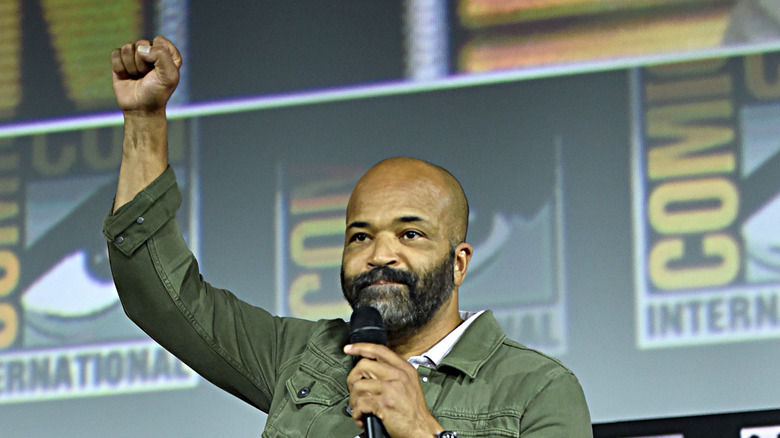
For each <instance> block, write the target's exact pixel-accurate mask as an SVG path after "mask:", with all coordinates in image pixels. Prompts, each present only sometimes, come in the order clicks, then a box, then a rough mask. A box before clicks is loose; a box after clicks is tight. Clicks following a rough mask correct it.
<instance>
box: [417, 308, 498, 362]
mask: <svg viewBox="0 0 780 438" xmlns="http://www.w3.org/2000/svg"><path fill="white" fill-rule="evenodd" d="M483 312H484V310H480V311H479V312H465V311H462V310H461V311H460V317H461V318H462V319H463V322H462V323H460V325H458V326H457V327H455V329H454V330H452V331H451V332H449V334H447V336H445V337H444V338H442V340H441V341H439V342H437V343H436V345H434V346H433V347H431V349H430V350H428V351H426V352H425V353H423V354H422V355H420V356H412V357H410V358H409V363H410V364H412V365H413V366H414V367H415V368H417V367H418V366H420V365H423V366H426V367H428V368H433V369H436V368H437V367H438V366H439V364H440V363H441V361H442V359H444V356H446V355H447V353H449V352H450V350H452V347H454V346H455V344H456V343H458V340H459V339H460V337H461V336H463V333H464V332H465V331H466V329H467V328H468V327H469V326H470V325H471V323H472V322H474V320H475V319H477V317H478V316H479V315H481V314H482V313H483Z"/></svg>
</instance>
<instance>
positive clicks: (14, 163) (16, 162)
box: [0, 138, 21, 171]
mask: <svg viewBox="0 0 780 438" xmlns="http://www.w3.org/2000/svg"><path fill="white" fill-rule="evenodd" d="M12 145H13V142H12V141H11V140H10V139H8V138H0V148H6V147H9V146H12ZM20 160H21V157H20V155H19V152H10V153H8V152H3V153H0V171H8V170H15V169H18V168H19V166H20V163H21V161H20Z"/></svg>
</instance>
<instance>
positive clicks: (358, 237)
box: [349, 233, 368, 242]
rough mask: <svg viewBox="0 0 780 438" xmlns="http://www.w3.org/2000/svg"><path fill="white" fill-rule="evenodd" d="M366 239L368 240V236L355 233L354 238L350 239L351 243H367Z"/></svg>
mask: <svg viewBox="0 0 780 438" xmlns="http://www.w3.org/2000/svg"><path fill="white" fill-rule="evenodd" d="M366 239H368V234H366V233H355V234H353V235H352V237H351V238H350V239H349V241H350V242H365V241H366Z"/></svg>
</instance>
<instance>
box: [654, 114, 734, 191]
mask: <svg viewBox="0 0 780 438" xmlns="http://www.w3.org/2000/svg"><path fill="white" fill-rule="evenodd" d="M732 113H733V106H732V102H731V101H729V100H726V99H722V100H717V101H710V102H699V103H691V104H681V105H670V106H661V107H655V108H651V109H649V110H648V111H647V132H648V136H649V137H650V138H653V139H674V140H676V141H675V142H674V143H672V144H668V145H665V146H657V147H654V148H652V149H651V150H650V151H649V152H648V164H647V173H648V176H649V177H650V179H655V180H657V179H665V178H672V177H676V176H683V175H686V176H687V175H701V174H706V173H726V172H731V171H733V170H734V168H735V159H734V154H733V152H730V151H724V152H714V153H707V154H704V152H707V151H708V150H710V149H715V148H718V147H721V146H725V145H728V144H729V143H731V142H732V141H733V140H734V130H733V129H732V128H731V127H729V126H722V125H713V124H708V125H703V124H698V125H695V124H692V123H691V122H694V121H697V120H710V119H713V118H719V119H726V118H729V117H731V115H732Z"/></svg>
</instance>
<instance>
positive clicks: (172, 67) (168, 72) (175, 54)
mask: <svg viewBox="0 0 780 438" xmlns="http://www.w3.org/2000/svg"><path fill="white" fill-rule="evenodd" d="M136 50H137V55H138V56H139V57H140V58H141V59H142V60H143V61H144V62H146V63H148V64H151V65H154V70H155V73H156V74H157V77H158V79H159V80H160V82H161V83H162V84H163V85H165V86H167V87H175V86H176V84H177V83H178V82H179V67H180V66H181V55H180V54H179V51H178V50H177V49H176V47H175V46H174V45H173V44H172V43H171V42H170V41H168V40H167V39H165V38H163V37H156V38H155V39H154V42H153V43H152V45H147V44H139V45H138V46H136Z"/></svg>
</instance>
